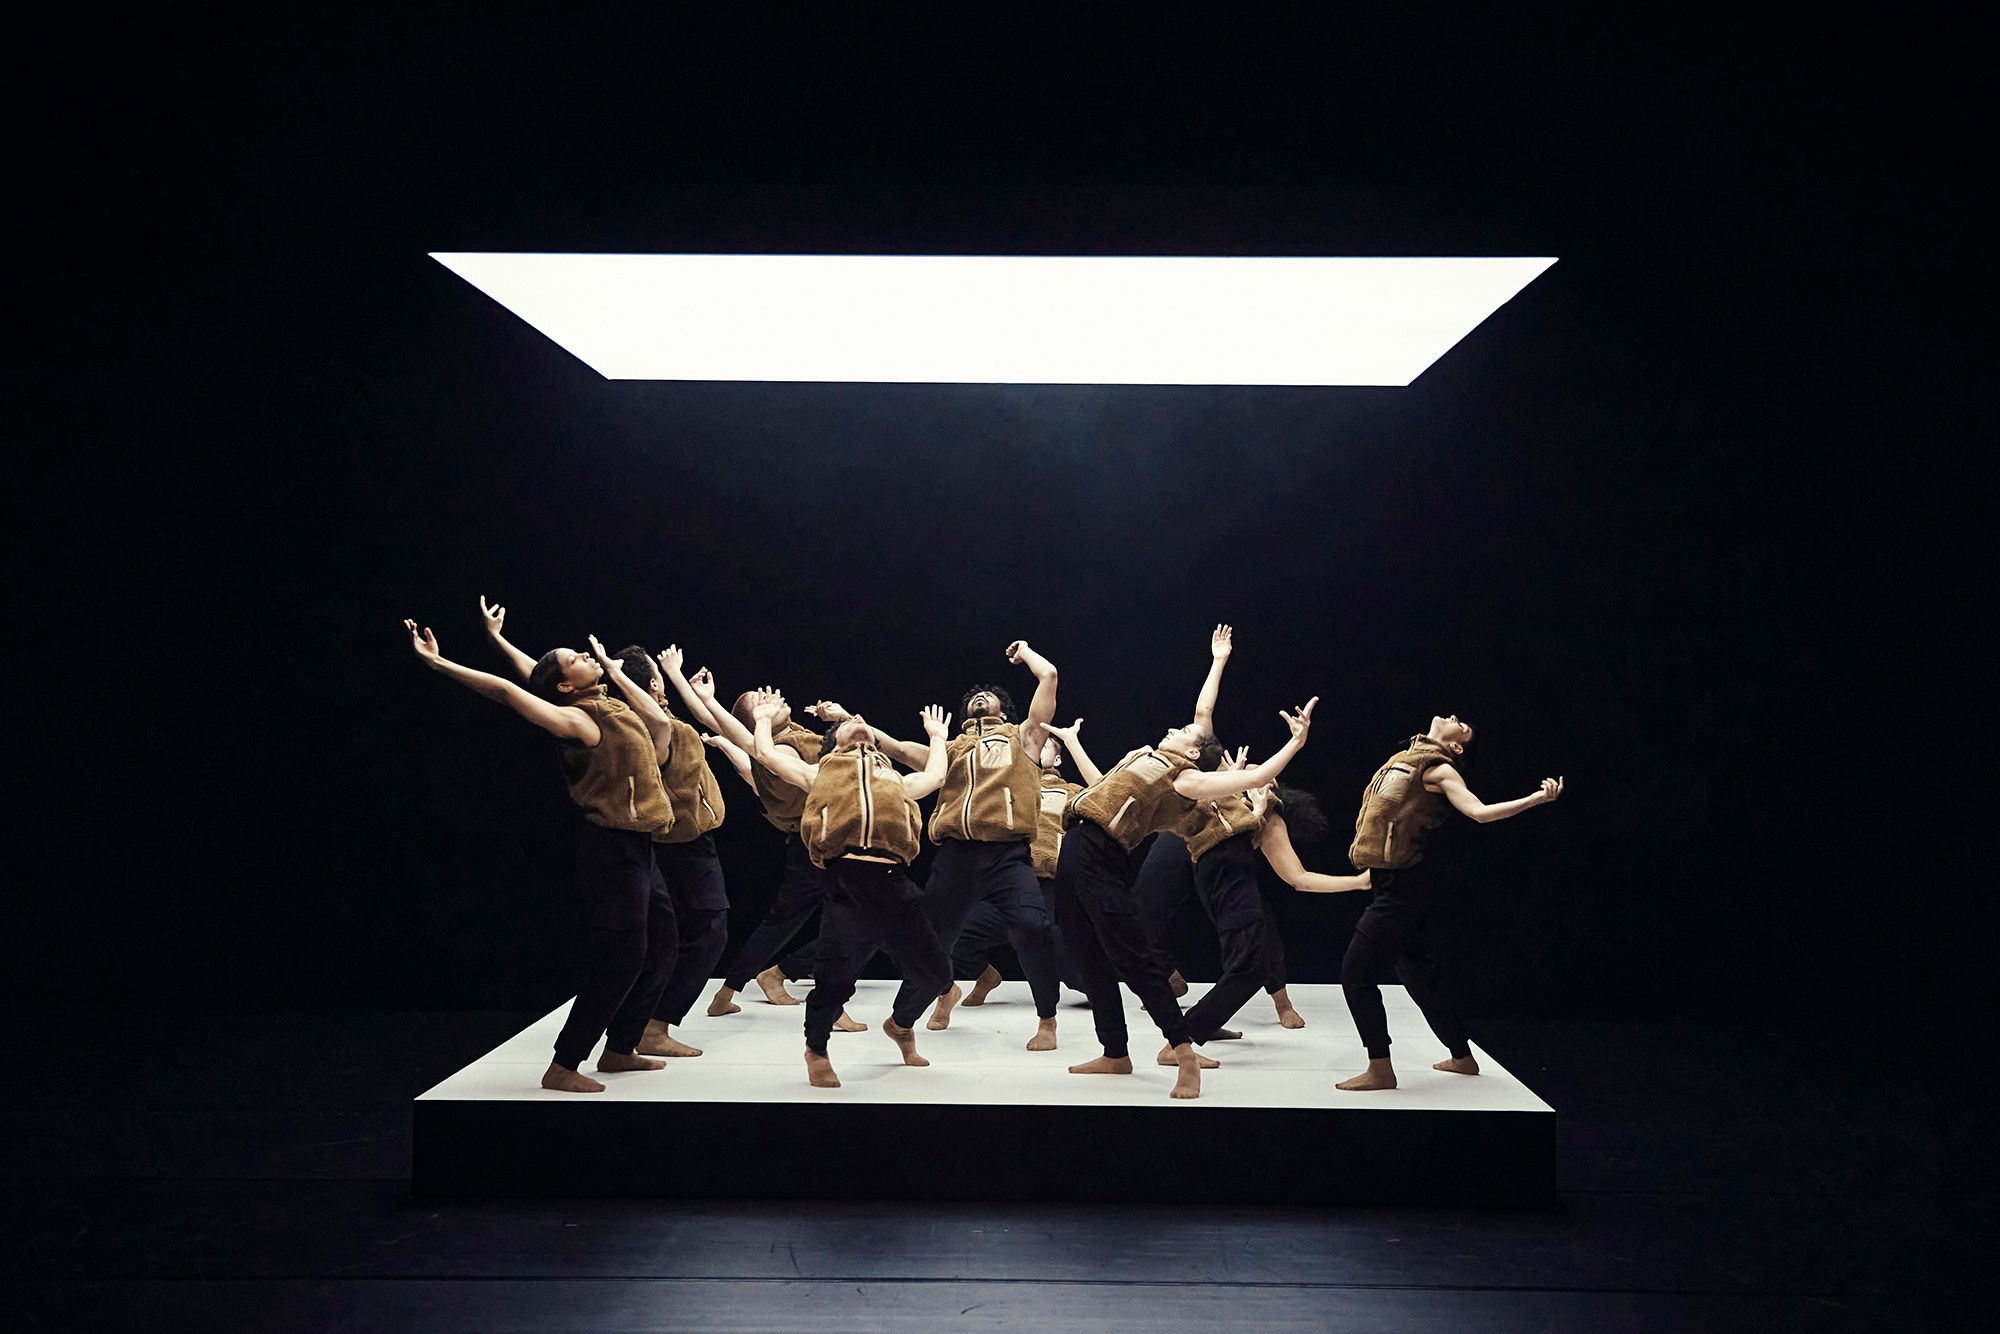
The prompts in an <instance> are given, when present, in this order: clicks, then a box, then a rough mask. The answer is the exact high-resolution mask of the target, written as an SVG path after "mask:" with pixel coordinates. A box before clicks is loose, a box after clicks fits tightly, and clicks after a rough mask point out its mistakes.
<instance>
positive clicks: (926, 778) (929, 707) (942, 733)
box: [903, 704, 951, 801]
mask: <svg viewBox="0 0 2000 1334" xmlns="http://www.w3.org/2000/svg"><path fill="white" fill-rule="evenodd" d="M923 720H924V735H925V736H927V737H929V738H930V751H929V753H927V754H926V755H925V756H924V767H923V768H922V769H919V770H918V771H917V772H916V773H913V774H904V775H903V792H904V794H905V795H906V796H908V797H909V799H910V800H911V801H917V800H920V799H922V798H924V797H928V796H929V795H930V794H931V793H933V792H935V791H937V790H938V787H939V786H940V785H941V784H942V783H943V782H944V764H945V749H944V742H945V738H946V737H947V736H948V735H950V730H949V729H950V727H951V715H950V714H948V713H946V712H945V711H944V710H943V709H942V708H940V707H938V706H937V705H935V704H926V705H925V706H924V711H923Z"/></svg>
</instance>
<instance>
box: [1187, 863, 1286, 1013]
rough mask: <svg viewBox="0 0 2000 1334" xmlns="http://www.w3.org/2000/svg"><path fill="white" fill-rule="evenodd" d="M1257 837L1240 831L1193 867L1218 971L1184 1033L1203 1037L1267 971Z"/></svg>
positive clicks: (1253, 992) (1260, 982)
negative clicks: (1218, 951)
mask: <svg viewBox="0 0 2000 1334" xmlns="http://www.w3.org/2000/svg"><path fill="white" fill-rule="evenodd" d="M1257 857H1258V853H1257V836H1256V835H1255V834H1238V835H1236V836H1235V837H1234V838H1227V839H1224V840H1223V841H1222V842H1220V843H1218V844H1216V845H1215V846H1214V847H1212V848H1210V849H1209V850H1208V851H1207V852H1206V853H1205V854H1203V856H1202V859H1201V860H1200V861H1198V862H1196V863H1195V866H1194V890H1195V893H1196V894H1199V895H1200V896H1201V904H1202V907H1204V908H1206V909H1208V915H1209V916H1210V917H1211V918H1213V919H1214V921H1215V932H1216V935H1217V936H1218V937H1219V938H1220V939H1221V942H1222V976H1221V978H1219V979H1218V980H1217V981H1216V983H1215V985H1214V986H1212V987H1210V988H1209V989H1208V994H1207V995H1205V996H1203V997H1202V998H1201V999H1200V1000H1199V1001H1196V1002H1195V1005H1194V1008H1193V1009H1191V1010H1189V1011H1188V1013H1187V1025H1188V1033H1189V1034H1190V1035H1191V1036H1192V1037H1193V1038H1194V1040H1195V1041H1196V1042H1207V1041H1208V1040H1209V1039H1210V1038H1213V1037H1214V1036H1215V1035H1216V1032H1217V1031H1218V1030H1219V1029H1221V1028H1222V1026H1223V1025H1224V1024H1226V1023H1228V1022H1229V1020H1230V1018H1231V1017H1232V1016H1233V1015H1234V1014H1235V1013H1236V1012H1237V1011H1238V1010H1240V1009H1242V1008H1243V1004H1244V1002H1245V1001H1247V1000H1249V999H1250V998H1251V997H1252V996H1254V995H1256V994H1257V991H1258V989H1259V988H1260V987H1262V986H1263V985H1264V979H1265V977H1266V976H1267V975H1268V973H1269V969H1270V960H1269V957H1268V950H1269V945H1268V942H1267V940H1266V938H1265V937H1266V931H1267V927H1268V924H1267V923H1266V921H1265V917H1264V895H1263V893H1262V891H1260V890H1259V889H1258V888H1257Z"/></svg>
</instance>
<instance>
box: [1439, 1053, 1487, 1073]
mask: <svg viewBox="0 0 2000 1334" xmlns="http://www.w3.org/2000/svg"><path fill="white" fill-rule="evenodd" d="M1431 1069H1433V1070H1442V1071H1444V1072H1445V1073H1446V1074H1448V1075H1476V1074H1478V1073H1479V1062H1477V1061H1475V1060H1473V1059H1472V1058H1471V1057H1470V1056H1454V1057H1452V1058H1451V1059H1450V1060H1447V1061H1439V1062H1438V1063H1437V1064H1436V1065H1433V1066H1432V1067H1431Z"/></svg>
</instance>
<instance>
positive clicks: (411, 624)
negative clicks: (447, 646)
mask: <svg viewBox="0 0 2000 1334" xmlns="http://www.w3.org/2000/svg"><path fill="white" fill-rule="evenodd" d="M403 628H404V629H405V630H408V631H409V632H410V647H411V648H412V649H414V650H416V654H417V656H418V657H419V658H422V659H423V660H424V665H425V666H426V667H435V666H437V660H438V656H439V655H438V641H437V636H436V635H434V634H432V633H431V628H430V627H429V626H428V625H427V626H425V627H424V628H423V630H422V631H421V632H419V631H418V629H417V623H416V622H415V621H413V620H411V619H410V618H409V617H407V616H405V617H404V618H403Z"/></svg>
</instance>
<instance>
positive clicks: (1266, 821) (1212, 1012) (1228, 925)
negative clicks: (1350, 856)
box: [1180, 752, 1368, 1044]
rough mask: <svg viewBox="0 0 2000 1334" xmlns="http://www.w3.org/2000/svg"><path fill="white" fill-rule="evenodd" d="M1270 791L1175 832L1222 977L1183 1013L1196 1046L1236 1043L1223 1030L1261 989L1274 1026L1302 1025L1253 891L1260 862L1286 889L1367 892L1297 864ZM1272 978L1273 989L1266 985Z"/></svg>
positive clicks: (1239, 758) (1196, 814) (1268, 921)
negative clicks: (1213, 938) (1267, 995)
mask: <svg viewBox="0 0 2000 1334" xmlns="http://www.w3.org/2000/svg"><path fill="white" fill-rule="evenodd" d="M1246 758H1247V754H1246V753H1245V752H1238V754H1237V755H1236V756H1235V757H1234V758H1233V759H1226V760H1225V761H1224V762H1223V766H1222V767H1223V768H1224V769H1225V770H1233V769H1240V768H1242V767H1243V763H1244V761H1245V759H1246ZM1275 790H1276V784H1271V785H1268V786H1266V787H1261V788H1257V789H1254V790H1252V791H1249V792H1242V793H1234V794H1232V795H1230V796H1226V797H1218V798H1215V799H1213V800H1210V801H1205V802H1200V803H1197V805H1196V806H1195V809H1194V811H1193V813H1192V814H1191V815H1190V816H1189V817H1188V819H1187V820H1186V821H1185V822H1184V823H1183V824H1182V825H1181V829H1180V832H1181V834H1182V836H1183V837H1184V839H1185V840H1186V847H1187V854H1188V859H1189V861H1190V862H1192V863H1193V866H1194V878H1195V893H1196V894H1198V895H1199V896H1200V898H1201V903H1202V907H1203V908H1205V909H1207V911H1208V915H1209V918H1210V920H1211V921H1213V922H1214V923H1215V929H1216V934H1217V936H1218V937H1219V938H1220V942H1221V946H1222V976H1221V977H1220V978H1218V979H1217V980H1216V982H1215V984H1214V985H1213V986H1211V987H1210V988H1209V989H1208V991H1207V993H1206V994H1205V995H1203V996H1202V998H1201V999H1200V1000H1199V1001H1197V1002H1195V1004H1194V1005H1193V1007H1192V1008H1190V1009H1189V1010H1188V1012H1187V1025H1188V1032H1189V1034H1190V1035H1191V1036H1192V1037H1193V1038H1194V1040H1195V1042H1197V1043H1200V1044H1206V1043H1208V1042H1210V1041H1213V1040H1214V1039H1216V1038H1220V1037H1235V1036H1238V1035H1237V1034H1236V1033H1235V1032H1234V1030H1230V1029H1225V1028H1224V1027H1223V1025H1224V1024H1225V1023H1227V1022H1228V1021H1229V1019H1230V1018H1231V1017H1233V1016H1234V1015H1235V1013H1236V1012H1237V1011H1238V1010H1240V1009H1242V1008H1243V1003H1244V1002H1245V1001H1247V1000H1249V999H1250V997H1252V996H1254V995H1255V994H1256V993H1257V991H1258V989H1259V988H1260V987H1262V988H1264V989H1266V990H1270V991H1271V995H1272V999H1273V1000H1274V1001H1275V1002H1276V1004H1277V1007H1278V1020H1279V1023H1280V1024H1282V1025H1283V1026H1284V1027H1286V1028H1304V1027H1305V1020H1304V1019H1303V1018H1301V1017H1300V1016H1299V1014H1298V1011H1297V1010H1296V1009H1295V1008H1293V1006H1292V1003H1291V999H1290V997H1289V996H1287V995H1286V993H1285V986H1284V946H1283V944H1282V942H1281V941H1280V939H1279V936H1278V930H1277V923H1276V922H1274V921H1273V920H1272V918H1271V915H1270V910H1269V908H1268V906H1267V905H1266V904H1265V902H1264V894H1263V891H1262V890H1261V889H1259V888H1258V886H1257V858H1258V856H1259V855H1262V856H1263V857H1265V858H1266V860H1271V861H1272V862H1273V865H1274V866H1276V867H1278V868H1279V873H1280V875H1281V876H1284V877H1285V878H1286V879H1287V881H1288V883H1289V882H1290V881H1291V880H1292V878H1293V877H1296V878H1297V879H1298V880H1299V881H1300V882H1301V883H1303V884H1304V885H1307V886H1310V887H1311V888H1312V889H1313V890H1314V891H1315V892H1323V893H1324V892H1339V891H1341V890H1350V889H1363V888H1366V887H1367V883H1368V882H1367V878H1366V876H1365V875H1357V876H1344V877H1342V876H1327V875H1320V874H1318V873H1315V872H1309V871H1306V870H1305V868H1304V867H1303V866H1300V865H1299V861H1298V853H1297V852H1296V851H1295V850H1294V849H1293V848H1292V844H1291V838H1290V836H1289V833H1288V831H1287V830H1286V827H1285V822H1284V819H1283V816H1282V815H1280V814H1279V813H1278V809H1277V800H1276V798H1275V795H1274V793H1275ZM1299 799H1300V804H1301V805H1304V804H1305V803H1306V802H1307V801H1309V800H1310V798H1307V797H1305V794H1303V793H1300V794H1299ZM1274 973H1275V981H1276V986H1275V988H1273V987H1272V985H1271V984H1272V982H1273V980H1274ZM1288 1021H1289V1022H1288Z"/></svg>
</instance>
